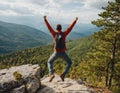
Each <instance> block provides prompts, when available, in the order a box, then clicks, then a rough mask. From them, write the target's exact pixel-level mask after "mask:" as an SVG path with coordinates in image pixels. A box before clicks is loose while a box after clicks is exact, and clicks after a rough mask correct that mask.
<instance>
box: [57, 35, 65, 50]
mask: <svg viewBox="0 0 120 93" xmlns="http://www.w3.org/2000/svg"><path fill="white" fill-rule="evenodd" d="M62 39H63V33H60V34H59V33H56V35H55V48H56V49H57V50H61V49H63V48H64V47H65V43H64V42H63V40H62Z"/></svg>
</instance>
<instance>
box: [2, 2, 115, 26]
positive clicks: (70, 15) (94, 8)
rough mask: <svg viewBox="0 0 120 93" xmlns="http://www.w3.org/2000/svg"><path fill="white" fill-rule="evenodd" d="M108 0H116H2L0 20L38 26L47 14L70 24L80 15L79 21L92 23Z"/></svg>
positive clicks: (50, 17) (51, 18)
mask: <svg viewBox="0 0 120 93" xmlns="http://www.w3.org/2000/svg"><path fill="white" fill-rule="evenodd" d="M108 1H114V0H0V21H6V22H12V23H20V24H26V25H31V26H36V27H37V26H38V24H39V25H40V23H43V16H44V15H46V16H47V19H48V20H50V21H52V22H59V23H65V24H69V23H70V22H71V21H72V20H74V19H75V17H78V19H79V20H78V22H79V23H90V22H91V21H92V20H96V19H97V18H98V13H100V12H101V11H103V10H102V9H101V7H105V6H107V4H108Z"/></svg>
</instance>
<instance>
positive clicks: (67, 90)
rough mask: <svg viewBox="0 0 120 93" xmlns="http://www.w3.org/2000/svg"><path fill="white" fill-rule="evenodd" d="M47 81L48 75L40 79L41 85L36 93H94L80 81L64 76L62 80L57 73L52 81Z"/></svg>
mask: <svg viewBox="0 0 120 93" xmlns="http://www.w3.org/2000/svg"><path fill="white" fill-rule="evenodd" d="M48 81H49V77H43V78H42V79H41V84H42V86H41V89H40V90H39V91H38V93H94V92H93V89H91V88H89V87H86V86H85V85H84V83H83V82H82V81H79V82H78V81H75V80H72V79H69V78H65V81H64V82H62V81H61V79H60V77H59V76H58V75H55V78H54V79H53V81H52V82H48Z"/></svg>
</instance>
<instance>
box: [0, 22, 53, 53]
mask: <svg viewBox="0 0 120 93" xmlns="http://www.w3.org/2000/svg"><path fill="white" fill-rule="evenodd" d="M50 42H51V37H50V36H49V35H48V34H46V33H43V32H42V31H40V30H37V29H35V28H32V27H29V26H25V25H18V24H12V23H6V22H2V21H0V54H2V53H10V52H14V51H16V50H22V49H26V48H30V47H35V46H39V45H45V44H48V43H50Z"/></svg>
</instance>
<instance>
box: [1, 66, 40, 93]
mask: <svg viewBox="0 0 120 93" xmlns="http://www.w3.org/2000/svg"><path fill="white" fill-rule="evenodd" d="M40 86H41V83H40V67H39V65H31V64H27V65H21V66H16V67H11V68H9V69H3V70H0V93H35V92H36V91H37V90H38V89H39V88H40Z"/></svg>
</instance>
